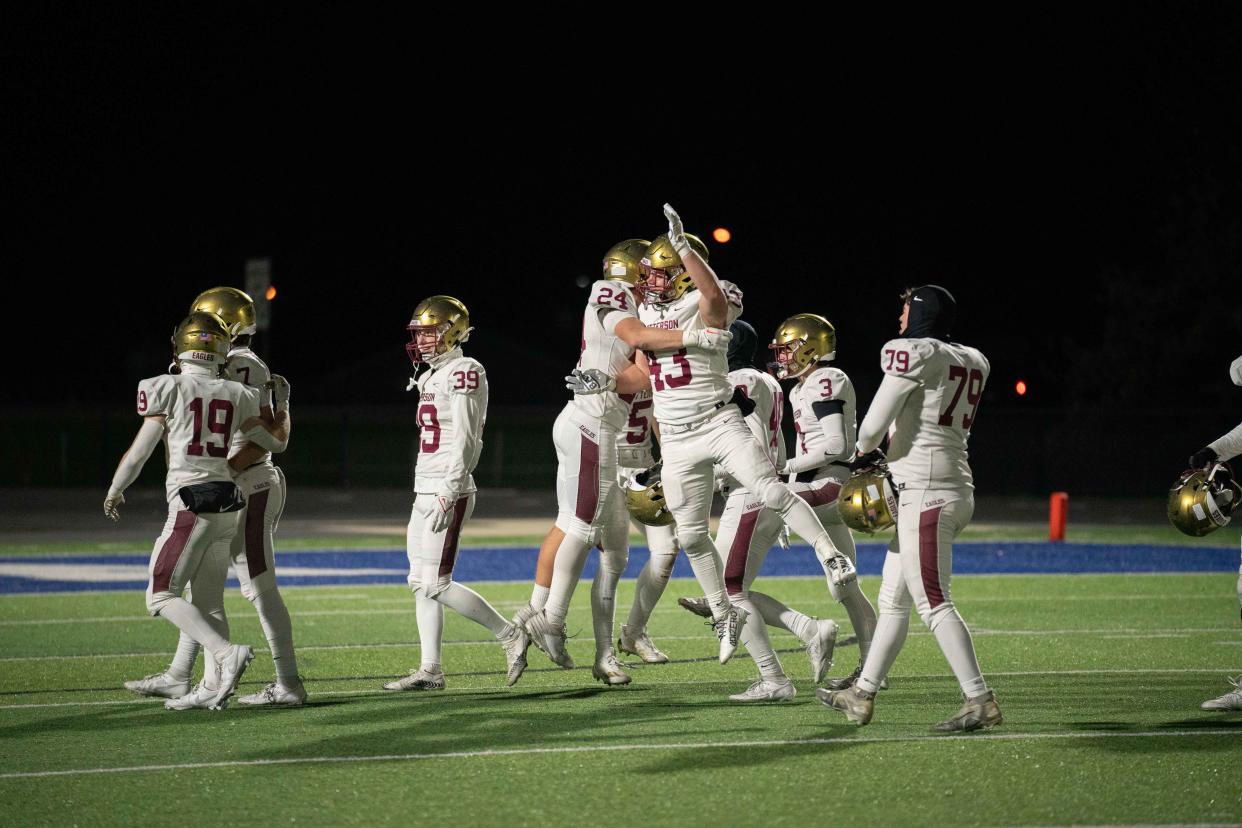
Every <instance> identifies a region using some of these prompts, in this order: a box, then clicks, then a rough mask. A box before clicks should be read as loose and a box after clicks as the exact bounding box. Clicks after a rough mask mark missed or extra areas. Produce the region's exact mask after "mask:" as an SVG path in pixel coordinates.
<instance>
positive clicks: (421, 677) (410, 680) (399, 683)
mask: <svg viewBox="0 0 1242 828" xmlns="http://www.w3.org/2000/svg"><path fill="white" fill-rule="evenodd" d="M384 689H385V690H443V689H444V672H443V671H440V672H437V673H432V672H429V671H427V670H424V669H423V668H421V667H420V668H418V669H417V670H411V671H410V674H409V675H408V676H406V677H405V678H400V679H397V680H396V681H390V682H388V683H387V684H385V685H384ZM241 701H242V702H243V703H244V701H245V700H244V699H242V700H241Z"/></svg>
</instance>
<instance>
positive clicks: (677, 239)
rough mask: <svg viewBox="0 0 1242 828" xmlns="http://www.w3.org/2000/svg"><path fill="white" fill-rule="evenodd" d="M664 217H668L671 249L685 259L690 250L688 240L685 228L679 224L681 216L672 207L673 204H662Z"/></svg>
mask: <svg viewBox="0 0 1242 828" xmlns="http://www.w3.org/2000/svg"><path fill="white" fill-rule="evenodd" d="M664 217H665V218H666V219H668V242H669V244H671V245H673V249H674V250H676V251H677V255H678V256H681V257H682V259H683V260H684V259H685V256H686V254H687V253H689V252H690V250H691V247H690V242H688V241H687V240H686V228H685V227H682V225H681V216H679V215H677V211H676V210H674V209H673V205H671V204H665V205H664Z"/></svg>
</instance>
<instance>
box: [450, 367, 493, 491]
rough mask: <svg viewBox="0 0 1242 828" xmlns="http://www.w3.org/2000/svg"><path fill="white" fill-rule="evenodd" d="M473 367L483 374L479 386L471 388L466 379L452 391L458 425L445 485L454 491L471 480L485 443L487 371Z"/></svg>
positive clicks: (472, 369)
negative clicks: (475, 463) (462, 386)
mask: <svg viewBox="0 0 1242 828" xmlns="http://www.w3.org/2000/svg"><path fill="white" fill-rule="evenodd" d="M470 370H471V371H478V374H479V380H478V383H477V384H476V385H475V387H473V388H471V387H470V385H471V384H470V383H469V382H466V383H465V387H464V388H460V389H455V390H453V391H451V392H450V393H451V394H452V403H451V405H452V408H453V426H454V428H453V444H452V446H451V447H450V451H451V454H450V462H449V467H448V469H447V470H446V471H445V472H444V488H445V490H447V491H450V492H453V493H454V494H456V493H457V492H461V491H463V490H464V489H466V488H467V486H468V484H469V482H470V472H471V469H472V467H473V465H474V462H475V460H476V459H477V458H478V456H479V451H480V450H481V448H482V446H483V424H484V422H485V420H486V417H487V375H486V374H485V373H483V369H482V367H480V366H478V365H475V366H474V367H472V368H471V369H470Z"/></svg>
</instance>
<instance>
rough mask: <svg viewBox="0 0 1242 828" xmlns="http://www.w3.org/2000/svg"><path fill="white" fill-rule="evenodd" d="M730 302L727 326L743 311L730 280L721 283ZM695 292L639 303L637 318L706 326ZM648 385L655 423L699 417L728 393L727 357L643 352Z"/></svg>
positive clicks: (659, 324)
mask: <svg viewBox="0 0 1242 828" xmlns="http://www.w3.org/2000/svg"><path fill="white" fill-rule="evenodd" d="M720 284H721V287H723V288H724V292H725V296H726V297H728V300H729V313H728V319H727V320H726V322H725V327H726V328H728V327H729V325H732V324H733V322H734V321H735V320H736V319H737V318H738V317H739V316H741V315H742V291H741V290H739V289H738V287H737V285H735V284H733V283H732V282H726V281H724V280H723V279H722V280H721V282H720ZM699 296H700V294H699V292H698V291H697V290H689V291H686V293H684V294H683V295H682V296H681V298H680V299H678V300H677V301H676V302H670V303H669V304H667V305H649V304H644V305H642V306H641V307H639V309H638V318H639V320H640V321H641V322H642V323H643V324H644V325H646V326H647V327H648V328H666V329H671V330H679V331H697V330H703V329H704V328H708V327H710V326H709V325H708V324H707V323H705V322H704V321H703V317H702V315H701V314H700V313H699ZM646 354H647V363H648V364H649V365H650V367H651V387H652V389H653V390H654V392H655V416H656V420H657V421H658V422H660V423H669V424H675V423H688V422H693V421H694V420H698V419H701V418H703V417H705V416H707V415H709V414H711V413H712V411H713V410H715V409H716V408H717V403H726V402H728V401H729V398H730V397H731V396H733V386H732V385H731V384H730V383H729V378H728V374H729V360H728V358H727V356H726V355H725V352H724V351H706V350H702V349H700V348H681V349H679V350H678V349H675V350H666V351H647V352H646Z"/></svg>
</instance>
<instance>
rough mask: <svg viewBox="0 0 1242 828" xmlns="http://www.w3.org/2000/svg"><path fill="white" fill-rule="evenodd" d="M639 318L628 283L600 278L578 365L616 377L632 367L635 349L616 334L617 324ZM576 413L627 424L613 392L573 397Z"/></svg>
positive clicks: (587, 314) (590, 302) (594, 288)
mask: <svg viewBox="0 0 1242 828" xmlns="http://www.w3.org/2000/svg"><path fill="white" fill-rule="evenodd" d="M637 318H638V302H637V301H635V299H634V293H633V291H632V290H631V288H630V286H629V285H627V284H626V283H625V282H614V281H612V280H610V279H600V280H599V281H598V282H596V283H595V284H593V285H591V296H590V299H588V300H587V306H586V310H584V311H583V312H582V352H581V355H580V356H579V358H578V367H579V368H581V369H583V370H587V369H591V368H594V369H597V370H599V371H603V372H604V373H605V374H607V375H608V376H610V377H615V376H617V375H618V374H620V373H621V372H622V371H624V370H625V369H626V368H628V367H629V366H630V363H631V362H632V361H633V359H634V349H633V348H631V347H630V346H629V345H627V344H626V343H625V342H624V341H623V340H621V339H618V338H617V335H616V330H617V325H618V324H620V323H621V322H622V321H623V320H625V319H637ZM573 406H574V409H575V411H576V413H577V414H579V415H581V416H583V417H585V418H588V419H590V420H596V421H599V422H602V423H604V424H605V425H607V426H608V427H609V428H610V429H611V430H613V431H617V430H619V429H621V428H623V427H624V426H625V418H626V416H627V411H626V408H627V406H626V404H625V403H624V402H623V401H622V400H621V398H620V397H618V396H617V395H616V394H615V393H614V392H611V391H609V392H606V393H604V394H581V395H575V396H574V398H573Z"/></svg>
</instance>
